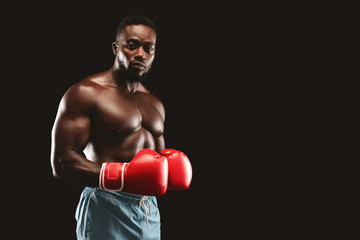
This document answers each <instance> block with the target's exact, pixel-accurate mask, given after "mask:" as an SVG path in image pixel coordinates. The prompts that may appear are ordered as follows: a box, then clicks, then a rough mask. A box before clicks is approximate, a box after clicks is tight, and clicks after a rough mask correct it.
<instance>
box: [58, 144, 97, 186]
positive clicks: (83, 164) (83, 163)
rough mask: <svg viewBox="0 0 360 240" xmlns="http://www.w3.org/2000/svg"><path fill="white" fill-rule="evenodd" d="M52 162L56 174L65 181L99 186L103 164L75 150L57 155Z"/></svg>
mask: <svg viewBox="0 0 360 240" xmlns="http://www.w3.org/2000/svg"><path fill="white" fill-rule="evenodd" d="M52 163H53V164H52V166H53V174H54V176H55V177H57V178H59V179H61V180H63V181H66V182H69V183H72V184H76V185H81V186H88V187H98V186H99V174H100V168H101V165H99V164H97V163H94V162H92V161H90V160H88V159H86V158H85V157H83V156H82V155H81V154H79V153H77V152H75V151H70V152H67V153H63V154H59V155H55V156H54V157H53V159H52Z"/></svg>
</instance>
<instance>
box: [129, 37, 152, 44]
mask: <svg viewBox="0 0 360 240" xmlns="http://www.w3.org/2000/svg"><path fill="white" fill-rule="evenodd" d="M125 41H126V42H137V43H139V42H140V41H139V39H137V38H128V39H126V40H125ZM144 43H145V44H151V45H155V43H154V42H152V41H146V42H144Z"/></svg>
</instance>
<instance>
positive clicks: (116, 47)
mask: <svg viewBox="0 0 360 240" xmlns="http://www.w3.org/2000/svg"><path fill="white" fill-rule="evenodd" d="M118 47H119V46H118V45H117V44H116V42H113V43H112V50H113V53H114V54H115V55H116V54H117V49H118Z"/></svg>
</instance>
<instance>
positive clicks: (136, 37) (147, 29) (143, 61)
mask: <svg viewBox="0 0 360 240" xmlns="http://www.w3.org/2000/svg"><path fill="white" fill-rule="evenodd" d="M156 33H157V29H156V26H155V24H154V23H153V22H152V21H151V20H150V19H149V18H147V17H145V16H142V15H130V16H128V17H125V18H124V19H123V20H122V21H121V23H120V25H119V26H118V29H117V33H116V42H113V52H114V54H115V55H116V59H115V64H116V65H117V66H118V67H119V69H120V72H121V73H122V74H123V75H125V76H126V77H127V79H128V80H130V81H134V82H141V81H143V80H144V79H145V78H146V77H147V75H148V73H149V70H150V68H151V65H152V62H153V60H154V57H155V44H156Z"/></svg>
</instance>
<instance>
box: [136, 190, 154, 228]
mask: <svg viewBox="0 0 360 240" xmlns="http://www.w3.org/2000/svg"><path fill="white" fill-rule="evenodd" d="M138 200H140V203H139V206H140V207H141V206H143V207H144V209H145V216H146V225H147V228H148V229H149V222H148V215H147V212H146V207H145V202H144V200H147V202H148V205H149V214H151V206H150V201H149V196H142V197H141V198H140V199H138Z"/></svg>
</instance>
